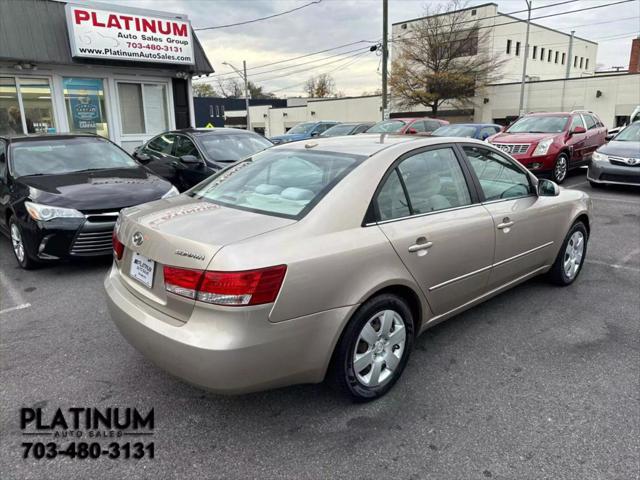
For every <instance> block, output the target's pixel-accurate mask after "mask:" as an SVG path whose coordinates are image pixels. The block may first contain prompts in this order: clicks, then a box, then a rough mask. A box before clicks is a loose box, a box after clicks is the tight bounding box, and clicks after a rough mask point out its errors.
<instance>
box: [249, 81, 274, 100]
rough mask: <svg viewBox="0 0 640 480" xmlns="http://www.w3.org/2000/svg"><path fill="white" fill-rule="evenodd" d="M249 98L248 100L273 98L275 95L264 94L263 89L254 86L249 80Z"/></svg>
mask: <svg viewBox="0 0 640 480" xmlns="http://www.w3.org/2000/svg"><path fill="white" fill-rule="evenodd" d="M249 96H250V98H274V97H275V95H274V94H273V93H270V92H265V91H264V87H261V86H259V85H256V84H255V83H253V82H252V81H251V80H249Z"/></svg>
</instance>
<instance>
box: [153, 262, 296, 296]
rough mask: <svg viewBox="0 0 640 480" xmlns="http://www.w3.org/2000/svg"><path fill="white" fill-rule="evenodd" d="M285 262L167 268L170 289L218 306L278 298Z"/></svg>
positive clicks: (166, 283)
mask: <svg viewBox="0 0 640 480" xmlns="http://www.w3.org/2000/svg"><path fill="white" fill-rule="evenodd" d="M286 272H287V266H286V265H277V266H274V267H267V268H260V269H257V270H245V271H242V272H206V271H202V270H189V269H184V268H177V267H168V266H165V267H164V283H165V289H166V290H167V291H168V292H171V293H174V294H176V295H180V296H183V297H187V298H192V299H196V300H199V301H201V302H206V303H212V304H215V305H227V306H244V305H261V304H264V303H271V302H273V301H275V299H276V297H277V296H278V292H279V291H280V287H281V286H282V281H283V280H284V275H285V273H286Z"/></svg>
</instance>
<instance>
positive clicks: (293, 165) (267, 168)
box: [189, 150, 366, 218]
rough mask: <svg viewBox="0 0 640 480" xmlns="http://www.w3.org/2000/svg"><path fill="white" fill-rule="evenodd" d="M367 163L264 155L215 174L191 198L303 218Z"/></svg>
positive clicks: (323, 155) (296, 153) (329, 155)
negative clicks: (350, 174) (333, 189)
mask: <svg viewBox="0 0 640 480" xmlns="http://www.w3.org/2000/svg"><path fill="white" fill-rule="evenodd" d="M365 158H366V157H362V156H357V155H346V154H340V153H334V152H310V151H300V150H265V151H264V152H260V153H257V154H256V155H254V156H253V157H252V158H250V159H247V160H245V161H244V162H240V163H238V164H236V165H234V166H232V167H231V168H229V169H226V170H223V171H222V172H220V173H219V174H217V175H214V176H213V177H211V178H210V179H209V180H208V181H206V182H205V183H202V184H199V185H197V186H196V187H194V188H193V189H192V190H191V191H190V192H189V194H190V195H191V196H193V197H195V198H200V199H204V200H207V201H210V202H213V203H216V204H219V205H223V206H227V207H232V208H238V209H241V210H249V211H255V212H258V213H265V214H271V215H277V216H284V217H287V218H300V217H301V216H303V215H304V214H305V213H306V212H307V211H308V210H309V209H310V208H311V207H312V206H313V205H314V204H315V203H316V202H318V201H319V200H320V199H321V198H322V197H323V196H324V195H325V194H326V193H327V192H328V191H329V190H330V189H331V188H333V186H334V185H335V184H336V183H338V182H339V181H340V180H341V179H342V178H343V177H344V176H345V175H346V174H347V173H348V172H349V171H351V170H352V169H353V168H354V167H355V166H356V165H357V164H358V163H359V162H361V161H362V160H364V159H365Z"/></svg>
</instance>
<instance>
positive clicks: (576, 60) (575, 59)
mask: <svg viewBox="0 0 640 480" xmlns="http://www.w3.org/2000/svg"><path fill="white" fill-rule="evenodd" d="M577 66H578V56H577V55H576V56H575V57H573V68H576V67H577Z"/></svg>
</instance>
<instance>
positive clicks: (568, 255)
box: [563, 232, 584, 280]
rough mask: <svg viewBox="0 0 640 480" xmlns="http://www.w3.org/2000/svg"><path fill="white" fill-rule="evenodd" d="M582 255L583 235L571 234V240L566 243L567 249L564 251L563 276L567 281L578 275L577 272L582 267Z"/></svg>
mask: <svg viewBox="0 0 640 480" xmlns="http://www.w3.org/2000/svg"><path fill="white" fill-rule="evenodd" d="M583 255H584V235H583V233H582V232H573V235H571V238H569V241H568V242H567V248H565V251H564V263H563V267H564V274H565V275H566V276H567V278H568V279H569V280H573V279H574V278H575V276H576V275H577V274H578V270H579V269H580V266H581V265H582V256H583Z"/></svg>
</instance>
